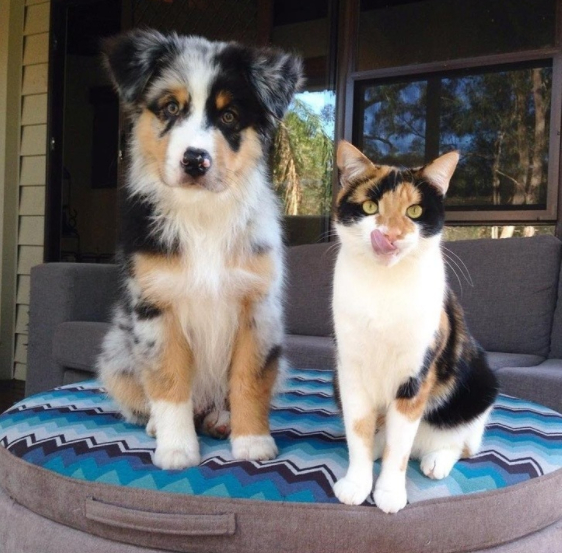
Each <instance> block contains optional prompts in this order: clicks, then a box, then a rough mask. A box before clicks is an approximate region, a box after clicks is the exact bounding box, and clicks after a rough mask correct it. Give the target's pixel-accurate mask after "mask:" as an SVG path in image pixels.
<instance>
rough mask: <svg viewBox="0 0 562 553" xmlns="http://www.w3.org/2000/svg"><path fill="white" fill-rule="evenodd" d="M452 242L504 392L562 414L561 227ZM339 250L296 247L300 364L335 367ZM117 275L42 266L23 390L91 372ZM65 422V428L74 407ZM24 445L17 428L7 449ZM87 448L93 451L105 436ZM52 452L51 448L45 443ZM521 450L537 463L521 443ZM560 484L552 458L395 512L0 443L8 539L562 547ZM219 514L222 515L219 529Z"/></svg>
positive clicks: (304, 547)
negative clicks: (93, 463) (94, 473)
mask: <svg viewBox="0 0 562 553" xmlns="http://www.w3.org/2000/svg"><path fill="white" fill-rule="evenodd" d="M445 251H446V253H447V255H448V256H450V258H451V261H450V263H451V265H452V266H453V267H455V269H456V271H457V273H458V275H459V278H458V279H457V277H455V275H454V274H452V273H451V276H450V279H451V283H452V286H453V287H454V288H455V291H456V292H457V293H458V295H459V297H460V300H461V302H462V304H463V305H464V307H465V310H466V315H467V319H468V323H469V325H470V327H471V328H472V331H473V333H474V334H475V335H476V337H477V338H478V339H479V340H480V341H481V343H482V344H483V345H484V347H485V348H486V349H487V350H488V352H489V357H490V361H491V364H492V366H493V367H494V369H495V370H496V372H497V374H498V377H499V379H500V382H501V385H502V387H503V390H504V391H505V392H507V393H509V394H513V395H518V396H522V397H524V398H528V399H531V400H535V401H539V402H542V403H544V404H546V405H548V406H550V407H553V408H554V409H557V410H559V411H562V399H561V396H562V393H561V392H562V343H561V342H562V340H560V337H561V336H562V333H561V331H562V326H561V325H562V311H561V310H562V307H561V306H560V305H558V302H557V298H558V297H561V298H562V294H560V291H559V287H560V283H561V279H560V278H559V273H560V264H561V257H562V243H561V242H559V241H558V240H556V239H555V238H553V237H538V238H526V239H510V240H501V241H484V240H483V241H466V242H455V243H451V244H447V250H445ZM336 253H337V250H336V247H335V246H334V245H328V244H318V245H311V246H298V247H294V248H290V249H289V251H288V259H287V260H288V269H289V271H288V273H289V275H288V279H287V283H288V286H287V321H286V322H287V331H288V335H287V340H286V345H285V348H286V354H287V356H288V358H289V359H290V361H291V362H292V364H293V365H295V366H301V367H309V368H312V369H314V368H320V369H330V368H331V367H333V365H334V346H333V340H332V338H331V332H332V330H331V329H332V325H331V315H330V295H331V294H330V291H331V280H332V270H333V264H334V260H335V256H336ZM456 256H458V257H456ZM460 259H462V262H461V261H460ZM463 263H464V264H465V265H466V268H464V266H463ZM467 271H468V272H467ZM463 272H464V273H465V276H466V278H465V277H463V276H462V273H463ZM117 284H118V273H117V269H116V267H114V266H110V265H106V266H102V265H81V264H49V265H42V266H38V267H35V268H34V269H33V270H32V278H31V311H30V342H29V356H28V367H29V370H28V381H27V393H28V394H32V393H36V392H40V391H42V390H48V389H50V388H52V387H53V386H57V385H60V384H63V383H73V382H76V381H80V380H83V379H89V378H91V377H92V376H93V373H92V366H93V362H94V359H95V356H96V352H97V350H98V348H99V346H100V342H101V340H102V337H103V335H104V333H105V331H106V330H107V320H108V317H109V315H110V311H111V304H112V300H113V295H114V293H115V291H116V289H117ZM461 285H462V286H461ZM461 288H462V289H461ZM46 396H47V398H48V399H47V400H46V401H47V403H45V404H44V405H42V406H40V407H39V409H38V410H37V411H36V410H35V405H34V403H33V400H30V404H29V406H28V408H27V409H26V412H27V414H28V415H29V414H30V413H31V415H32V416H31V417H30V418H31V419H33V420H35V419H36V418H37V420H41V415H40V413H41V411H42V410H45V411H48V410H50V409H51V408H53V405H55V404H56V402H57V399H56V398H54V399H53V397H54V396H51V395H50V394H46ZM88 401H89V400H88ZM52 402H53V403H52ZM539 409H540V408H539ZM55 410H56V409H55ZM91 411H92V412H94V414H95V413H97V410H96V409H92V410H91ZM72 412H73V410H72V409H70V410H69V411H68V413H72ZM57 413H59V411H57ZM36 415H37V416H36ZM18 416H19V415H18ZM18 416H15V418H13V423H12V424H13V425H14V426H13V427H12V428H16V427H19V426H20V425H21V426H22V428H24V427H25V417H26V415H25V414H24V418H22V419H19V418H18ZM56 416H57V417H58V416H59V415H58V414H57V415H56ZM523 416H526V415H523ZM545 416H546V417H549V416H551V415H548V414H547V415H545ZM9 418H10V415H8V419H9ZM8 419H7V420H8ZM61 420H62V422H61V424H63V425H64V424H66V423H65V422H64V421H65V420H66V415H64V416H62V417H61ZM81 420H82V419H81ZM104 420H105V419H104ZM49 421H53V419H49ZM49 424H51V422H49ZM52 424H54V425H55V427H56V425H57V423H56V422H53V423H52ZM81 424H82V423H80V425H81ZM523 424H524V425H525V427H527V426H526V425H528V422H527V421H526V420H524V421H523ZM8 431H11V429H10V428H8ZM70 431H71V432H74V430H73V427H71V428H70ZM57 432H58V431H55V434H56V435H57V436H59V434H58V433H57ZM141 433H142V432H141ZM35 436H36V435H35V434H34V435H33V436H30V435H27V437H26V438H25V440H21V443H22V444H23V443H24V442H25V444H27V445H30V446H31V448H33V447H35V445H37V446H38V447H39V448H42V447H43V445H42V438H41V436H39V441H36V437H35ZM72 436H73V434H72ZM88 439H89V438H88ZM553 439H554V442H553V443H555V444H556V443H558V442H557V441H556V440H557V438H556V436H555V437H554V438H553ZM72 440H73V438H72V439H70V442H72ZM58 441H60V437H57V442H58ZM70 442H67V441H64V440H63V441H62V442H61V443H62V444H63V445H64V444H68V443H70ZM19 443H20V442H19V438H16V439H15V441H14V442H13V444H12V446H11V451H12V452H14V453H17V450H18V448H19V445H18V444H19ZM92 444H93V446H92V447H96V444H97V442H96V440H93V441H92ZM1 445H2V444H0V446H1ZM553 447H555V446H553ZM45 448H46V454H47V455H50V452H51V449H50V446H49V445H48V444H46V445H45ZM521 455H523V457H524V459H527V460H528V457H527V450H525V451H524V452H523V453H522V454H521ZM55 457H56V459H55V460H56V462H60V461H61V460H62V457H59V456H58V454H57V455H55ZM518 459H519V457H516V461H518ZM555 465H556V463H555ZM561 482H562V468H558V469H557V470H554V472H551V473H549V474H544V473H541V472H539V473H538V474H537V477H536V478H533V479H531V480H529V481H525V482H522V483H520V484H517V485H510V486H508V487H504V488H500V489H496V490H493V491H488V492H485V493H474V494H470V495H469V496H463V495H458V496H452V497H446V498H440V497H437V498H435V499H430V500H427V501H422V502H419V503H417V504H413V505H410V506H408V507H407V508H406V509H404V511H402V512H401V513H399V514H398V515H394V516H388V515H385V514H384V513H381V512H380V511H378V510H377V509H369V508H365V507H363V506H360V507H348V506H344V505H340V504H323V503H319V504H314V503H309V504H306V503H305V504H301V503H293V502H291V501H280V502H271V501H254V500H247V499H231V498H224V497H203V496H200V495H192V494H177V493H167V492H164V491H153V490H144V489H141V488H142V487H140V488H135V487H133V488H130V487H127V486H115V485H112V484H111V483H110V484H107V483H104V482H98V481H93V482H91V481H83V480H82V479H81V478H80V477H76V478H75V477H72V478H68V477H65V476H61V475H60V474H58V473H57V472H56V471H51V470H45V468H43V467H41V466H36V465H35V464H34V463H33V462H28V461H27V460H25V459H24V458H23V457H22V458H20V457H18V455H16V454H12V453H11V452H10V451H8V449H4V448H3V447H0V544H2V545H0V550H2V551H5V552H6V553H74V552H75V551H82V552H84V553H89V552H92V553H94V552H95V553H157V551H158V550H166V551H180V552H185V553H187V552H188V551H189V552H195V551H197V552H200V553H211V552H214V551H224V552H225V553H227V552H231V553H240V552H242V551H244V552H248V553H250V552H254V551H255V552H258V551H260V552H261V551H266V550H267V551H275V552H281V551H283V552H293V551H299V552H300V551H302V552H305V551H306V552H310V553H317V552H318V553H341V552H342V551H354V552H363V553H369V552H370V551H374V550H376V551H380V552H381V553H390V552H392V553H412V552H414V551H415V552H418V551H440V552H443V553H461V552H462V553H467V552H468V551H472V552H474V553H476V552H478V553H526V552H528V551H533V552H535V553H554V552H556V551H560V550H561V549H560V544H562V495H561V494H560V492H559V490H560V486H561ZM210 520H212V525H213V531H212V532H211V533H210V534H206V533H205V532H202V531H201V529H199V530H198V531H196V529H194V525H195V526H196V527H197V528H199V527H200V526H201V528H203V529H204V530H205V531H206V530H207V526H208V525H209V524H210V523H209V521H210ZM216 520H218V521H219V522H221V523H222V526H221V525H219V526H218V527H216V528H215V526H214V525H215V521H216ZM467 521H469V522H468V523H467ZM223 526H224V528H223ZM147 527H150V528H151V529H150V530H147Z"/></svg>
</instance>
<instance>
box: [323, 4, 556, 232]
mask: <svg viewBox="0 0 562 553" xmlns="http://www.w3.org/2000/svg"><path fill="white" fill-rule="evenodd" d="M342 4H343V5H342V13H341V18H342V19H341V20H340V21H341V26H340V29H341V33H342V35H343V36H340V40H341V41H342V43H343V44H344V45H345V47H344V48H342V49H341V50H340V59H339V60H338V64H339V65H338V67H339V69H340V73H339V76H338V77H339V78H338V87H337V92H338V95H337V101H338V102H339V104H340V105H339V109H337V111H336V113H337V114H338V119H337V120H336V122H338V120H339V125H338V124H336V136H337V138H338V139H342V138H343V139H345V140H348V141H350V142H353V138H354V131H355V129H356V128H357V114H358V111H357V90H358V89H359V86H360V85H362V84H365V83H366V82H370V83H376V81H382V82H384V81H388V80H389V79H393V78H403V77H405V78H408V77H421V78H431V77H432V76H446V74H447V73H449V72H455V71H462V70H464V69H470V70H473V69H479V68H486V67H492V66H509V65H514V66H516V65H517V64H518V63H521V62H533V61H537V62H538V61H544V60H549V61H551V63H552V91H551V111H550V133H549V138H548V145H549V150H548V158H549V163H548V180H547V199H546V209H521V210H517V209H509V210H502V209H497V210H494V209H486V210H477V209H473V210H454V211H452V210H448V211H447V212H446V223H447V224H456V225H471V224H482V223H487V224H496V223H503V224H506V223H556V224H557V233H556V234H557V236H560V235H561V234H562V199H561V191H562V173H561V158H562V149H561V137H560V134H561V124H562V0H556V15H555V17H556V25H555V29H556V30H555V37H554V46H551V47H548V48H543V49H540V50H536V49H533V50H524V51H518V52H508V53H502V54H491V55H484V56H476V57H470V58H459V59H454V60H447V61H438V62H430V63H420V64H414V65H404V66H395V67H385V68H382V69H373V70H363V71H356V70H355V67H356V59H357V51H358V47H359V44H358V40H359V38H358V37H359V33H358V30H359V16H360V0H347V1H344V2H342ZM338 188H339V187H334V202H335V200H336V197H337V191H338V190H337V189H338Z"/></svg>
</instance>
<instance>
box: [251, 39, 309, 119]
mask: <svg viewBox="0 0 562 553" xmlns="http://www.w3.org/2000/svg"><path fill="white" fill-rule="evenodd" d="M250 79H251V80H252V82H253V84H254V86H255V87H256V90H257V93H258V96H259V98H260V100H261V102H262V103H263V105H264V107H265V108H266V109H267V111H269V112H270V113H271V114H272V115H273V116H274V117H276V118H277V119H281V118H282V117H283V115H285V111H286V110H287V108H288V107H289V104H290V103H291V100H292V99H293V96H294V94H295V92H298V90H299V89H300V87H301V86H302V84H303V82H304V79H303V71H302V61H301V59H300V58H299V57H298V56H295V55H293V54H287V53H285V52H281V51H279V50H274V49H270V48H260V49H256V50H255V51H254V55H253V60H252V64H251V68H250Z"/></svg>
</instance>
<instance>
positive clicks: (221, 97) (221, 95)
mask: <svg viewBox="0 0 562 553" xmlns="http://www.w3.org/2000/svg"><path fill="white" fill-rule="evenodd" d="M231 101H232V94H230V92H227V91H226V90H221V91H220V92H218V93H217V96H216V98H215V103H216V105H217V109H218V110H221V109H224V108H225V107H226V106H228V104H230V102H231Z"/></svg>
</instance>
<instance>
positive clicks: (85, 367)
mask: <svg viewBox="0 0 562 553" xmlns="http://www.w3.org/2000/svg"><path fill="white" fill-rule="evenodd" d="M108 330H109V323H98V322H88V321H72V322H67V323H61V324H59V325H58V326H57V328H56V329H55V333H54V335H53V359H54V360H55V361H56V362H57V363H60V364H61V365H62V366H63V367H67V368H71V369H81V370H82V371H87V372H89V373H93V372H94V365H95V362H96V358H97V355H98V353H99V351H100V348H101V343H102V340H103V337H104V336H105V334H106V332H107V331H108Z"/></svg>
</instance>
